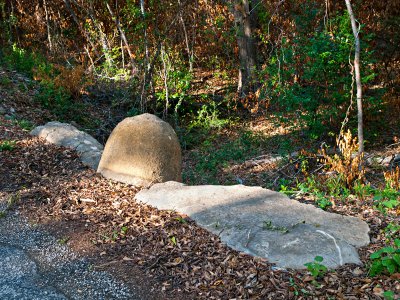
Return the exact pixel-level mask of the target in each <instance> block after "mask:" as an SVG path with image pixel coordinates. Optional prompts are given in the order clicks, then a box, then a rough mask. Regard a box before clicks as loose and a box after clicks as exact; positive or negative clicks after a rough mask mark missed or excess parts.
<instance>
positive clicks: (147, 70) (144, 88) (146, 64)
mask: <svg viewBox="0 0 400 300" xmlns="http://www.w3.org/2000/svg"><path fill="white" fill-rule="evenodd" d="M140 12H141V15H142V22H143V25H144V26H143V35H144V49H145V60H144V76H143V77H144V78H143V86H142V92H141V94H140V109H141V111H142V112H145V111H146V109H147V99H146V98H147V93H146V91H147V84H148V82H150V81H151V80H149V79H148V77H149V76H150V77H151V72H152V70H151V66H150V64H149V47H148V44H147V27H146V10H145V7H144V0H140ZM158 52H159V51H158V49H157V53H158Z"/></svg>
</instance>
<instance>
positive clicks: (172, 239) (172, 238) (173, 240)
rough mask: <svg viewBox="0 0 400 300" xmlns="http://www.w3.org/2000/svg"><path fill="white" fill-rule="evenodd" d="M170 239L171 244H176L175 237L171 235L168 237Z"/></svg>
mask: <svg viewBox="0 0 400 300" xmlns="http://www.w3.org/2000/svg"><path fill="white" fill-rule="evenodd" d="M170 240H171V242H172V244H174V245H175V246H176V237H174V236H172V237H171V238H170Z"/></svg>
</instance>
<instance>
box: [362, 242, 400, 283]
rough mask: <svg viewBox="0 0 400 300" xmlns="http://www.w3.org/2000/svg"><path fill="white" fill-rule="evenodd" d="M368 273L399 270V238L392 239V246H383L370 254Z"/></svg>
mask: <svg viewBox="0 0 400 300" xmlns="http://www.w3.org/2000/svg"><path fill="white" fill-rule="evenodd" d="M370 259H371V261H372V262H371V265H370V267H369V275H371V276H375V275H379V274H381V273H389V274H394V273H396V272H399V271H400V239H395V240H394V245H393V246H387V247H383V248H382V249H380V250H378V251H376V252H374V253H372V254H371V255H370Z"/></svg>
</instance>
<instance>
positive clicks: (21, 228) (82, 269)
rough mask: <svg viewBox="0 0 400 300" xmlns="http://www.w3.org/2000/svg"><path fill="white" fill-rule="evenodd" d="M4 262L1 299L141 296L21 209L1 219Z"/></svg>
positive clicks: (0, 273) (0, 277)
mask: <svg viewBox="0 0 400 300" xmlns="http://www.w3.org/2000/svg"><path fill="white" fill-rule="evenodd" d="M0 262H1V264H0V300H2V299H7V300H12V299H18V300H28V299H29V300H36V299H37V300H39V299H40V300H50V299H86V300H89V299H96V300H100V299H132V300H134V299H139V297H138V296H137V295H136V293H135V291H132V290H129V289H128V288H127V287H126V286H125V285H124V284H123V283H122V282H119V281H117V280H115V279H114V278H113V277H112V276H111V275H110V274H108V273H106V272H99V271H93V270H92V269H91V265H90V263H89V262H88V261H87V260H85V259H82V258H79V257H77V256H76V254H74V253H73V252H72V251H71V250H69V249H68V247H66V246H65V245H62V244H61V243H60V242H59V241H57V240H56V239H55V238H54V237H52V236H50V235H49V234H47V233H45V232H42V231H40V230H38V229H37V228H35V226H34V225H31V224H28V222H27V221H26V220H25V219H23V218H22V217H20V216H19V215H18V212H17V211H15V212H11V211H8V212H7V214H6V216H5V217H2V218H0Z"/></svg>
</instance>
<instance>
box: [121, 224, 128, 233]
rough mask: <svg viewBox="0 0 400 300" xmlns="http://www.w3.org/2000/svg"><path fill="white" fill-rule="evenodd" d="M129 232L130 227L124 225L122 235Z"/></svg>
mask: <svg viewBox="0 0 400 300" xmlns="http://www.w3.org/2000/svg"><path fill="white" fill-rule="evenodd" d="M127 232H128V227H126V226H122V227H121V234H122V235H126V233H127Z"/></svg>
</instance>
